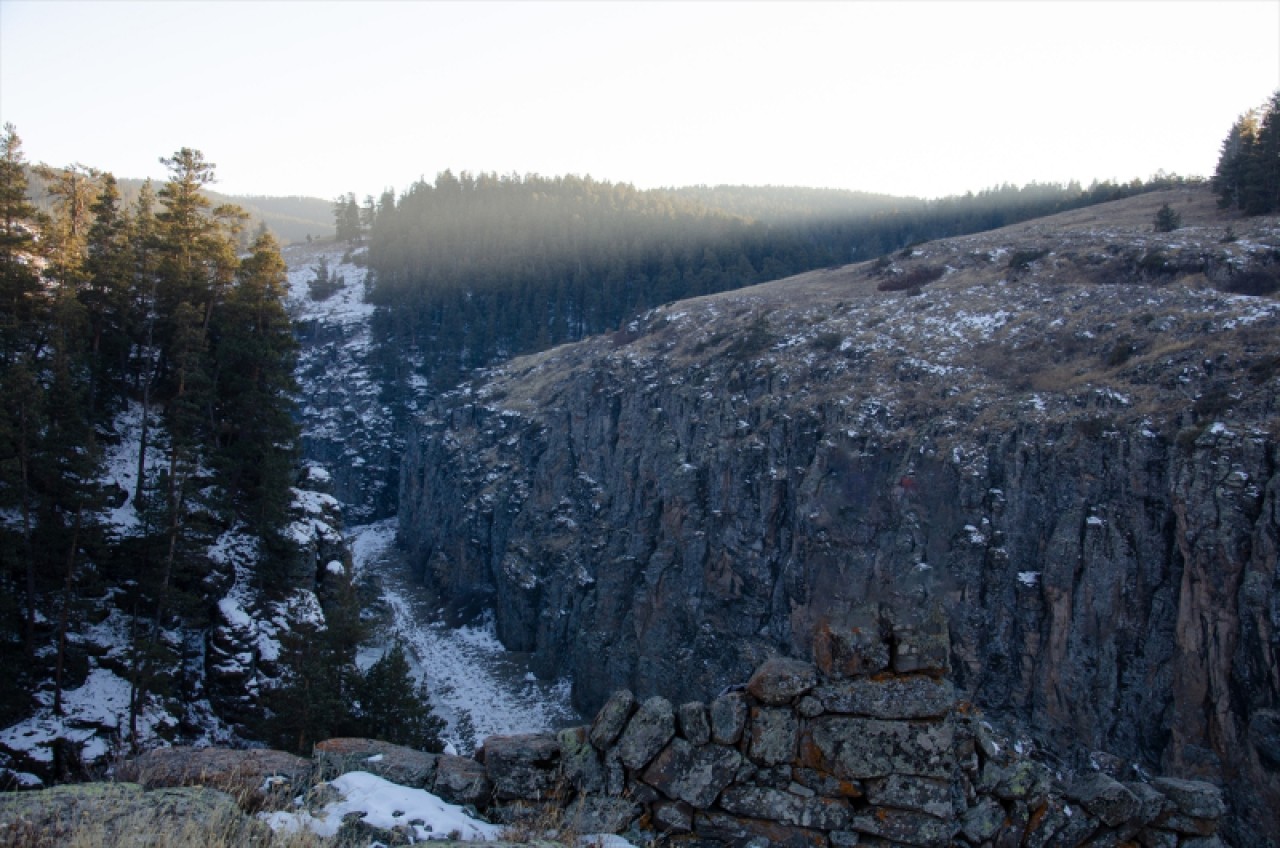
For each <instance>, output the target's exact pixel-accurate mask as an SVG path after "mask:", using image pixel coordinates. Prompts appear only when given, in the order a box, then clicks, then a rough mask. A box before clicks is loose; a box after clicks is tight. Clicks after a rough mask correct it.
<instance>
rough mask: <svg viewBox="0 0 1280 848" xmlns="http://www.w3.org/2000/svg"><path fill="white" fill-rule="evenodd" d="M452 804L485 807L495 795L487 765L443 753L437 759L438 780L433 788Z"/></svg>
mask: <svg viewBox="0 0 1280 848" xmlns="http://www.w3.org/2000/svg"><path fill="white" fill-rule="evenodd" d="M431 791H432V792H434V793H435V794H436V795H439V796H440V797H441V798H443V799H444V800H445V801H448V802H449V803H451V804H472V805H474V806H476V807H483V806H485V805H486V804H488V802H489V799H490V798H491V797H492V795H493V784H491V783H490V782H489V777H488V775H487V774H486V773H485V767H484V766H483V765H481V764H480V763H478V762H476V761H475V760H473V759H470V758H468V757H455V756H452V755H449V754H442V755H441V756H440V758H439V759H438V760H437V761H436V782H435V785H434V786H433V787H432V789H431Z"/></svg>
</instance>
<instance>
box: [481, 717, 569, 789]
mask: <svg viewBox="0 0 1280 848" xmlns="http://www.w3.org/2000/svg"><path fill="white" fill-rule="evenodd" d="M483 751H484V757H483V759H484V768H485V775H486V776H487V777H488V778H489V782H490V783H491V784H493V794H494V797H495V798H496V799H497V800H499V801H514V800H523V801H542V800H546V799H548V798H551V797H552V796H553V795H554V794H555V792H556V789H557V786H556V784H557V781H558V778H559V774H558V767H559V764H560V743H559V742H558V741H557V739H556V737H555V736H554V735H553V734H550V733H527V734H515V735H510V736H501V735H500V736H490V737H489V738H487V739H485V740H484V747H483Z"/></svg>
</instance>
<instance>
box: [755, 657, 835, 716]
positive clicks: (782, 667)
mask: <svg viewBox="0 0 1280 848" xmlns="http://www.w3.org/2000/svg"><path fill="white" fill-rule="evenodd" d="M817 685H818V670H817V669H816V668H815V667H814V666H813V664H812V663H807V662H804V661H802V660H794V659H786V658H784V657H775V658H774V659H771V660H766V661H765V663H764V664H763V665H761V666H760V667H759V668H758V669H756V672H755V674H753V675H751V680H750V681H748V683H747V692H748V693H749V694H750V695H751V696H752V697H753V698H755V699H756V700H757V701H759V702H760V703H762V704H766V705H768V706H771V707H777V706H782V705H783V704H789V703H791V701H792V700H794V699H795V698H797V697H799V696H800V695H803V694H805V693H806V692H808V691H810V690H811V689H813V687H815V686H817Z"/></svg>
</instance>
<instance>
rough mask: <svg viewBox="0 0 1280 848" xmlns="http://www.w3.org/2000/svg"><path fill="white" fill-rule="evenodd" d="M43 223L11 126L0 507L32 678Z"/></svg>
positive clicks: (3, 227)
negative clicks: (7, 515)
mask: <svg viewBox="0 0 1280 848" xmlns="http://www.w3.org/2000/svg"><path fill="white" fill-rule="evenodd" d="M41 223H42V221H41V216H40V215H39V213H38V212H37V211H36V209H35V207H34V206H32V205H31V203H30V201H29V200H28V199H27V177H26V172H25V170H24V158H23V155H22V140H21V139H20V138H19V137H18V133H17V131H16V130H15V129H14V126H13V125H12V124H6V125H5V127H4V135H3V137H0V396H3V397H4V403H3V404H0V507H3V508H7V509H12V510H14V511H15V512H16V513H17V514H18V516H19V522H18V523H19V528H20V529H19V533H18V538H17V540H16V541H15V543H14V545H13V546H12V548H9V547H6V562H5V566H6V568H5V569H4V575H3V576H4V579H5V582H6V584H8V585H7V586H6V587H5V588H8V589H11V590H13V591H14V596H16V597H21V598H22V599H23V607H24V609H23V624H22V634H23V635H22V645H23V652H22V654H23V657H24V658H25V660H26V662H27V664H26V665H23V666H21V667H20V669H19V679H21V677H22V676H25V674H26V673H28V671H29V670H30V665H29V663H30V662H31V661H32V660H33V659H34V657H35V651H36V632H35V630H36V608H37V603H38V598H37V588H38V587H37V584H38V581H37V570H38V564H37V562H36V551H35V545H34V539H33V534H34V530H35V525H36V519H35V515H34V511H35V509H36V506H37V504H36V489H35V487H34V479H33V477H34V473H33V472H34V467H33V466H34V463H35V461H36V457H37V454H38V441H39V434H40V433H41V432H42V430H43V428H44V417H45V394H44V392H43V390H42V387H41V385H40V372H41V370H42V364H41V359H42V350H43V347H44V344H45V333H46V328H47V326H48V309H49V299H48V297H47V292H46V291H45V288H44V286H43V283H42V281H41V279H40V273H39V271H38V268H39V264H40V262H41V260H42V257H41V256H40V245H39V243H38V242H37V240H36V233H37V232H38V230H39V227H40V225H41Z"/></svg>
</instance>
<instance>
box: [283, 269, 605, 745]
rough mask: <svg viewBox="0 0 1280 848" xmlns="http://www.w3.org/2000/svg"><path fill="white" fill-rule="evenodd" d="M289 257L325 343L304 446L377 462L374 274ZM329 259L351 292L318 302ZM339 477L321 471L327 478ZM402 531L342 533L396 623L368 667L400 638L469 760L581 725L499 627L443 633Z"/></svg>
mask: <svg viewBox="0 0 1280 848" xmlns="http://www.w3.org/2000/svg"><path fill="white" fill-rule="evenodd" d="M286 257H287V259H288V261H289V264H290V270H289V299H288V306H289V311H290V314H291V316H292V317H293V319H294V321H295V322H298V323H299V325H300V326H302V327H304V332H309V333H311V334H313V335H315V337H316V339H318V340H319V342H318V343H317V342H315V341H312V342H309V343H308V344H304V350H303V353H302V356H301V357H300V360H299V374H298V379H299V382H300V383H301V386H302V396H303V410H302V418H303V421H302V426H303V432H304V434H305V435H306V436H307V439H306V440H304V442H306V443H307V444H308V446H310V445H312V444H314V445H316V446H317V447H319V448H323V445H324V443H325V442H326V440H329V441H334V442H340V443H341V444H342V445H343V451H342V456H343V458H342V462H346V463H350V464H352V465H358V464H361V463H362V462H365V461H368V460H369V459H370V458H371V457H369V456H366V455H365V451H366V450H367V449H368V448H370V447H375V448H376V447H378V446H380V445H382V444H383V443H385V442H387V441H388V440H389V439H391V437H392V435H393V434H392V433H390V432H389V431H390V429H391V428H392V426H393V424H392V420H391V416H390V414H389V410H387V409H385V408H383V407H382V406H381V405H380V404H379V403H377V402H376V398H377V395H378V386H377V383H376V381H375V380H374V379H373V377H372V375H371V374H370V373H369V371H368V364H367V354H368V351H369V348H370V345H371V334H370V320H371V318H372V317H373V312H374V307H373V306H371V305H369V304H367V303H365V302H364V294H365V275H366V269H365V268H364V267H363V266H362V265H359V264H355V263H354V262H353V261H352V257H351V256H350V255H348V254H347V252H346V249H345V248H344V247H342V246H340V245H309V246H305V247H304V246H294V247H291V248H290V249H289V251H288V252H287V254H286ZM321 257H324V260H325V262H326V263H327V264H328V267H329V273H330V274H332V275H336V276H341V277H342V280H343V285H342V286H341V287H340V288H339V289H337V290H336V291H335V292H334V294H333V295H332V296H330V297H328V298H326V299H324V300H322V301H315V300H312V299H311V296H310V291H309V288H308V283H309V282H310V281H311V280H312V279H313V278H314V277H315V268H316V267H317V265H318V263H319V262H320V260H321ZM344 416H345V417H344ZM351 418H356V419H358V420H359V428H358V429H359V434H358V435H353V430H352V427H351V426H350V422H349V420H348V419H351ZM310 461H311V462H312V463H314V465H313V473H314V469H316V468H319V466H320V465H321V464H322V463H321V462H320V461H319V460H318V459H316V458H315V457H311V458H310ZM341 471H342V469H339V468H333V467H330V468H327V469H321V473H322V474H325V475H329V474H333V475H335V476H336V475H338V474H339V473H340V472H341ZM357 497H358V496H357ZM342 506H343V509H344V511H345V512H346V515H347V518H348V520H352V521H353V522H359V521H360V520H361V519H362V518H364V517H365V516H366V515H367V508H368V503H367V501H366V502H364V503H360V504H354V503H343V505H342ZM395 532H396V526H395V521H394V519H392V520H385V521H379V522H376V523H372V524H363V525H360V526H355V527H352V528H350V529H348V530H347V531H346V533H345V534H344V535H345V536H346V539H347V544H348V545H349V546H350V548H351V553H352V562H353V565H354V567H355V570H356V573H357V574H360V573H371V574H374V575H376V578H377V580H378V583H379V585H380V586H381V587H382V592H383V602H384V604H385V607H386V609H387V610H388V611H389V612H390V618H391V624H390V627H389V632H387V633H385V634H381V635H380V637H379V640H378V642H377V643H376V644H374V645H370V646H367V647H366V648H365V649H364V650H363V651H361V654H360V656H359V658H358V662H359V663H360V665H361V667H368V666H369V665H370V664H372V663H373V662H374V661H375V660H376V659H377V658H378V657H379V656H380V655H381V653H382V650H383V649H384V648H385V645H386V644H388V643H389V640H390V639H392V638H395V637H397V636H398V637H399V638H400V639H402V640H403V641H404V643H405V645H406V648H407V650H408V653H409V656H410V660H411V662H413V664H414V666H415V672H416V673H417V674H419V675H420V676H421V677H425V679H426V683H427V689H428V691H429V692H430V693H431V698H432V705H433V707H434V709H435V711H436V712H437V713H438V714H439V715H440V716H441V717H442V718H443V719H444V720H445V721H446V723H447V726H448V729H447V731H446V734H445V735H446V737H447V738H448V740H449V741H450V742H451V743H452V744H453V745H454V747H455V748H456V749H457V750H458V751H459V752H461V753H470V751H471V749H472V748H473V747H474V746H475V745H478V744H479V743H481V742H483V741H484V739H485V737H487V736H490V735H493V734H499V733H528V732H536V731H541V730H548V729H553V728H558V727H564V726H568V725H571V724H576V723H580V721H581V719H580V717H579V716H578V715H577V713H575V712H574V710H573V709H572V707H570V705H569V682H568V681H567V680H562V681H556V682H553V683H548V682H546V681H542V680H538V679H537V678H536V677H534V675H533V674H531V673H530V671H529V667H528V663H527V662H526V661H525V658H524V657H521V656H519V655H516V654H512V653H510V652H508V651H506V650H505V649H504V648H503V647H502V644H501V643H500V642H499V641H498V639H497V636H496V635H495V633H494V628H493V626H492V624H488V625H486V626H476V627H463V628H460V629H451V628H449V627H447V626H445V624H444V623H443V622H442V621H441V620H440V614H439V611H438V610H436V609H435V608H434V607H433V605H432V604H431V603H430V601H429V600H428V599H427V597H426V593H425V592H424V590H423V589H422V587H421V586H420V585H418V584H417V583H416V582H415V581H414V580H413V578H412V576H411V575H410V574H409V573H408V569H407V568H406V567H405V566H404V564H403V563H402V562H401V560H400V558H399V556H398V555H397V554H396V551H395V545H394V541H395Z"/></svg>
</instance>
